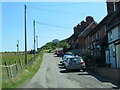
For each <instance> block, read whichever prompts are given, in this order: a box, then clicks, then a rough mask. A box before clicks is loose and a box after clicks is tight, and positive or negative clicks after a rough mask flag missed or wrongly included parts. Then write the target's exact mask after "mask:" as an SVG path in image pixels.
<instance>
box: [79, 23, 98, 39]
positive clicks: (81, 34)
mask: <svg viewBox="0 0 120 90" xmlns="http://www.w3.org/2000/svg"><path fill="white" fill-rule="evenodd" d="M93 24H96V22H95V21H93V22H92V23H91V24H90V25H89V26H88V27H87V28H85V29H84V31H82V32H81V33H80V34H79V35H78V37H80V36H81V37H86V36H87V35H88V34H89V32H91V30H92V29H90V28H89V27H90V26H91V25H93Z"/></svg>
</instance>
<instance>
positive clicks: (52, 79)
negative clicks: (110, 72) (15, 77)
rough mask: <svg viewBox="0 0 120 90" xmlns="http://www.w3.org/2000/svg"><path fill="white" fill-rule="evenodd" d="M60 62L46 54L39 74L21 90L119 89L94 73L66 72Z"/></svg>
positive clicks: (53, 56)
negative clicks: (41, 89) (60, 89)
mask: <svg viewBox="0 0 120 90" xmlns="http://www.w3.org/2000/svg"><path fill="white" fill-rule="evenodd" d="M60 60H61V58H60V57H56V56H55V55H53V54H49V53H45V54H44V56H43V61H42V63H41V67H40V69H39V70H38V72H37V73H36V74H35V75H34V76H33V78H32V79H31V80H28V81H27V82H25V83H24V84H22V85H21V86H20V88H117V86H116V85H115V84H113V83H114V82H113V81H111V80H109V79H106V78H104V77H101V76H99V75H98V74H94V73H92V72H88V71H86V72H82V71H77V72H75V71H72V72H66V70H65V69H64V68H63V67H62V66H61V64H60Z"/></svg>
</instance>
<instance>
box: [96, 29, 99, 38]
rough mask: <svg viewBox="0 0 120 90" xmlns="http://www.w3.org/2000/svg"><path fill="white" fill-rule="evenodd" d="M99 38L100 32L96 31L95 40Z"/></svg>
mask: <svg viewBox="0 0 120 90" xmlns="http://www.w3.org/2000/svg"><path fill="white" fill-rule="evenodd" d="M99 37H100V32H99V31H98V32H97V33H96V39H98V38H99Z"/></svg>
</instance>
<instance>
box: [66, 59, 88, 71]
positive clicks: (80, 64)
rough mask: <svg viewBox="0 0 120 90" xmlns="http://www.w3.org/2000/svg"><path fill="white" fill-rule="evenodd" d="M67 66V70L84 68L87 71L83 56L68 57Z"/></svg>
mask: <svg viewBox="0 0 120 90" xmlns="http://www.w3.org/2000/svg"><path fill="white" fill-rule="evenodd" d="M65 67H66V70H67V71H70V70H83V71H85V69H86V65H85V62H84V61H83V59H82V57H71V58H68V59H67V61H66V63H65Z"/></svg>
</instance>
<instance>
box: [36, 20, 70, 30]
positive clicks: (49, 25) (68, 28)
mask: <svg viewBox="0 0 120 90" xmlns="http://www.w3.org/2000/svg"><path fill="white" fill-rule="evenodd" d="M36 23H38V24H42V25H47V26H53V27H58V28H66V29H71V28H69V27H64V26H58V25H52V24H47V23H42V22H38V21H36Z"/></svg>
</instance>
